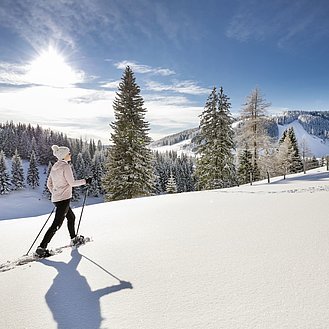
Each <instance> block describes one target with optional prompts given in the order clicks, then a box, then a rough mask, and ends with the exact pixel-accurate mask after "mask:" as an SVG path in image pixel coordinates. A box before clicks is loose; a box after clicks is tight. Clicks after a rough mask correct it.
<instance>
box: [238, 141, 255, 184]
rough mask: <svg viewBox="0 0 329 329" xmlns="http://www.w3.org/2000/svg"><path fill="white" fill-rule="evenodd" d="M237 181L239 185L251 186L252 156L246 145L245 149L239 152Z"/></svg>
mask: <svg viewBox="0 0 329 329" xmlns="http://www.w3.org/2000/svg"><path fill="white" fill-rule="evenodd" d="M238 159H239V165H238V173H237V174H238V181H239V184H241V185H242V184H247V183H250V184H252V176H251V175H252V154H251V152H250V150H249V148H248V144H246V146H245V148H244V149H243V150H241V151H240V152H239V156H238Z"/></svg>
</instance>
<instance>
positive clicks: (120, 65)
mask: <svg viewBox="0 0 329 329" xmlns="http://www.w3.org/2000/svg"><path fill="white" fill-rule="evenodd" d="M114 66H115V67H116V68H117V69H120V70H124V69H125V68H126V67H127V66H130V68H131V69H132V70H133V71H134V72H136V73H144V74H145V73H150V74H154V75H162V76H168V75H173V74H176V73H175V71H173V70H170V69H165V68H162V67H151V66H148V65H143V64H138V63H136V62H133V61H127V60H125V61H121V62H117V63H115V64H114Z"/></svg>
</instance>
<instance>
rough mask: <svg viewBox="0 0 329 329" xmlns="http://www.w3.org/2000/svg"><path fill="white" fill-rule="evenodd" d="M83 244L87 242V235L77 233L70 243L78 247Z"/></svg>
mask: <svg viewBox="0 0 329 329" xmlns="http://www.w3.org/2000/svg"><path fill="white" fill-rule="evenodd" d="M82 244H85V237H84V236H83V235H76V236H75V237H74V238H73V239H72V240H71V243H70V245H71V247H78V246H81V245H82Z"/></svg>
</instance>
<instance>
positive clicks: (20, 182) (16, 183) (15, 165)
mask: <svg viewBox="0 0 329 329" xmlns="http://www.w3.org/2000/svg"><path fill="white" fill-rule="evenodd" d="M11 185H12V189H14V190H19V189H22V188H24V186H25V184H24V170H23V165H22V160H21V157H20V156H19V154H18V151H17V149H16V151H15V154H14V155H13V157H12V162H11Z"/></svg>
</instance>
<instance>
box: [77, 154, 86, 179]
mask: <svg viewBox="0 0 329 329" xmlns="http://www.w3.org/2000/svg"><path fill="white" fill-rule="evenodd" d="M74 169H75V175H76V178H77V179H83V178H85V177H86V165H85V160H84V159H83V155H82V153H81V152H80V153H79V154H78V156H77V158H76V160H75V162H74Z"/></svg>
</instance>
